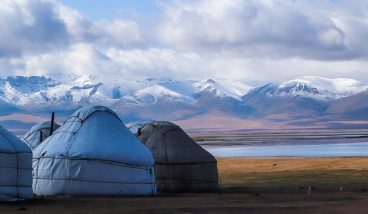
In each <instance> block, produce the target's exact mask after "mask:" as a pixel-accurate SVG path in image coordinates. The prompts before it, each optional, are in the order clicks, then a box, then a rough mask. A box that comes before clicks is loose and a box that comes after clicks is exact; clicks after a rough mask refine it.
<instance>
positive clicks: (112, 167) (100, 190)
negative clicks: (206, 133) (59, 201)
mask: <svg viewBox="0 0 368 214" xmlns="http://www.w3.org/2000/svg"><path fill="white" fill-rule="evenodd" d="M33 170H34V174H33V190H34V193H35V194H36V195H41V196H51V195H67V196H75V195H105V196H122V195H152V194H154V193H155V174H154V160H153V157H152V154H151V153H150V151H149V150H148V149H146V148H145V147H144V145H142V144H141V143H140V142H139V141H138V140H137V139H136V137H135V136H134V135H133V134H132V133H131V132H130V131H129V130H128V129H127V128H126V127H125V125H124V124H123V123H122V121H121V120H120V119H119V117H118V116H117V115H116V114H115V113H114V112H113V111H112V110H111V109H109V108H107V107H103V106H93V107H85V108H82V109H80V110H78V111H77V112H75V113H74V114H73V115H72V116H70V117H69V118H68V119H67V120H66V121H65V122H64V124H63V125H61V126H60V127H59V128H58V129H57V130H56V131H55V133H54V134H53V135H51V136H50V137H49V138H47V139H46V140H45V141H43V142H42V144H40V145H39V146H38V147H36V149H35V150H33Z"/></svg>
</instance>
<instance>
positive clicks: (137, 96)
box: [123, 85, 193, 104]
mask: <svg viewBox="0 0 368 214" xmlns="http://www.w3.org/2000/svg"><path fill="white" fill-rule="evenodd" d="M123 99H124V100H125V101H126V102H128V103H134V104H157V103H169V102H183V103H188V102H192V101H193V100H192V98H190V97H187V96H185V95H183V94H180V93H178V92H175V91H173V90H170V89H168V88H166V87H164V86H162V85H152V86H149V87H146V88H143V89H140V90H137V91H135V92H133V93H131V94H129V95H126V96H124V97H123Z"/></svg>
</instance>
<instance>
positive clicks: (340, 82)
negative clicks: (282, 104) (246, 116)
mask: <svg viewBox="0 0 368 214" xmlns="http://www.w3.org/2000/svg"><path fill="white" fill-rule="evenodd" d="M367 88H368V85H366V84H363V83H362V82H359V81H357V80H354V79H347V78H335V79H328V78H322V77H315V76H306V77H302V78H299V79H293V80H289V81H286V82H284V83H281V84H279V85H276V84H273V83H270V84H267V85H264V86H261V87H258V88H256V89H254V90H252V91H251V92H250V93H251V94H258V95H266V96H268V97H273V96H274V97H295V96H301V97H308V98H312V99H316V100H321V101H328V100H335V99H339V98H342V97H346V96H350V95H354V94H357V93H359V92H361V91H364V90H366V89H367Z"/></svg>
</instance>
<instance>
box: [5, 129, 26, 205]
mask: <svg viewBox="0 0 368 214" xmlns="http://www.w3.org/2000/svg"><path fill="white" fill-rule="evenodd" d="M31 198H33V192H32V151H31V149H30V148H29V147H28V146H27V145H26V144H25V143H24V142H22V141H21V140H20V139H19V138H17V137H16V136H15V135H13V134H12V133H10V132H9V131H7V130H6V129H4V128H3V127H1V126H0V201H13V200H18V199H31Z"/></svg>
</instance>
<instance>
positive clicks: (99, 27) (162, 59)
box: [0, 0, 368, 84]
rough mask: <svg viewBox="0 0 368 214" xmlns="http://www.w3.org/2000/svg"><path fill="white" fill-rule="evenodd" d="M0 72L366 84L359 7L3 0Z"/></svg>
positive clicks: (297, 1) (291, 2) (319, 1)
mask: <svg viewBox="0 0 368 214" xmlns="http://www.w3.org/2000/svg"><path fill="white" fill-rule="evenodd" d="M0 32H1V33H0V75H1V76H5V75H24V76H30V75H45V76H49V77H54V78H68V77H70V76H72V75H77V76H96V77H98V78H100V79H101V80H102V81H109V80H112V79H114V80H117V79H136V80H139V79H142V78H150V77H156V78H159V77H169V78H172V79H178V80H183V79H206V78H226V79H234V80H241V81H245V82H248V83H256V84H259V83H265V82H281V81H285V80H289V79H294V78H299V77H301V76H322V77H327V78H341V77H344V78H354V79H357V80H361V81H368V75H367V72H368V71H367V69H368V43H367V42H366V41H367V38H368V2H367V1H364V0H351V1H348V0H346V1H343V0H334V1H332V0H310V1H306V0H303V1H302V0H196V1H194V0H171V1H170V0H152V1H145V0H131V1H128V0H104V1H100V0H61V1H57V0H3V1H2V4H0Z"/></svg>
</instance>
